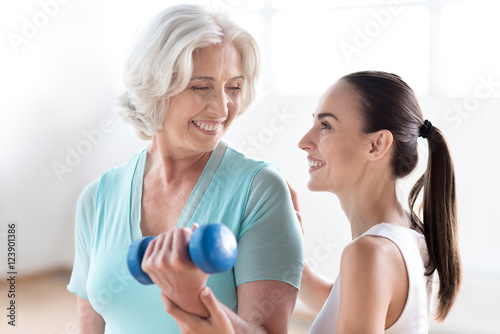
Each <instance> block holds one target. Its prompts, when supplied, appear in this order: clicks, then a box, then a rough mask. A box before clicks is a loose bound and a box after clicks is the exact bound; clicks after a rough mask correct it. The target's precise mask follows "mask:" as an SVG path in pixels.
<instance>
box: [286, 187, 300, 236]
mask: <svg viewBox="0 0 500 334" xmlns="http://www.w3.org/2000/svg"><path fill="white" fill-rule="evenodd" d="M285 181H286V184H287V185H288V190H290V196H291V197H292V203H293V208H294V209H295V213H296V214H297V219H298V220H299V223H300V229H301V230H302V234H304V226H302V215H301V214H300V206H299V196H298V195H297V192H296V191H295V189H294V188H293V187H292V185H291V184H290V182H288V180H287V179H285Z"/></svg>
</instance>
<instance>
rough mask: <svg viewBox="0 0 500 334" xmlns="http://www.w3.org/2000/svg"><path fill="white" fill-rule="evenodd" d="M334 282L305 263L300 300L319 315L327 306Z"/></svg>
mask: <svg viewBox="0 0 500 334" xmlns="http://www.w3.org/2000/svg"><path fill="white" fill-rule="evenodd" d="M332 287H333V282H331V281H330V280H328V279H327V278H325V277H323V276H322V275H320V274H319V273H317V272H315V271H314V270H313V269H312V268H311V267H309V265H308V264H307V263H304V271H303V272H302V281H301V284H300V292H299V298H300V300H301V301H302V302H303V303H304V304H305V305H306V306H307V307H309V308H310V309H311V310H312V311H314V312H316V313H319V311H321V308H322V307H323V305H324V304H325V302H326V300H327V299H328V296H329V295H330V291H331V290H332Z"/></svg>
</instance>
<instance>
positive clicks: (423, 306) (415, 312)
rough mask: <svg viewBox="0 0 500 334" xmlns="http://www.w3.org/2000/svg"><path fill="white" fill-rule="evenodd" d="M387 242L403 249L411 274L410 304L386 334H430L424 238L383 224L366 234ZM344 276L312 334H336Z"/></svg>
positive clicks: (401, 228)
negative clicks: (384, 239) (385, 239)
mask: <svg viewBox="0 0 500 334" xmlns="http://www.w3.org/2000/svg"><path fill="white" fill-rule="evenodd" d="M365 235H374V236H380V237H384V238H387V239H389V240H391V241H392V242H394V244H396V246H397V247H398V248H399V250H400V252H401V254H402V255H403V259H404V261H405V264H406V270H407V272H408V280H409V282H408V283H409V289H408V297H407V299H406V304H405V307H404V309H403V312H402V313H401V316H400V317H399V318H398V320H397V321H396V322H395V323H394V324H393V325H392V326H391V327H389V328H388V329H386V330H385V331H384V333H386V334H396V333H397V334H423V333H425V334H427V333H428V332H429V323H430V318H429V317H430V308H431V304H430V303H431V296H432V276H430V277H428V276H425V264H427V262H428V260H429V255H428V252H427V245H426V244H425V239H424V236H423V235H422V234H420V233H418V232H416V231H414V230H411V229H408V228H405V227H402V226H398V225H393V224H386V223H381V224H378V225H375V226H373V227H372V228H371V229H369V230H368V231H366V232H365V233H363V235H362V236H365ZM340 284H341V282H340V276H337V280H336V281H335V283H334V285H333V288H332V291H331V292H330V295H329V296H328V299H327V300H326V302H325V305H323V308H322V309H321V311H320V312H319V314H318V316H317V317H316V319H315V320H314V322H313V324H312V326H311V330H310V332H309V333H310V334H325V333H335V331H336V327H337V318H338V312H339V303H340Z"/></svg>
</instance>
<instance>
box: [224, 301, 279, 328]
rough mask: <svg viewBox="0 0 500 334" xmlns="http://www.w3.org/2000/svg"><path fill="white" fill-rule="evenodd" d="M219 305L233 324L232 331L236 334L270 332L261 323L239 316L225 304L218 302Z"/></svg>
mask: <svg viewBox="0 0 500 334" xmlns="http://www.w3.org/2000/svg"><path fill="white" fill-rule="evenodd" d="M219 305H220V307H221V308H222V309H223V310H224V312H225V313H226V315H227V316H228V318H229V320H230V321H231V324H232V325H233V329H234V332H235V333H236V334H247V333H252V334H254V333H255V334H268V333H270V332H269V331H268V330H267V329H266V328H265V327H264V326H263V325H262V324H257V323H252V322H249V321H247V320H245V319H243V318H241V317H240V316H239V315H238V314H236V313H234V312H233V310H231V309H230V308H229V307H227V306H226V305H224V304H222V303H221V302H219ZM257 319H258V315H256V320H257Z"/></svg>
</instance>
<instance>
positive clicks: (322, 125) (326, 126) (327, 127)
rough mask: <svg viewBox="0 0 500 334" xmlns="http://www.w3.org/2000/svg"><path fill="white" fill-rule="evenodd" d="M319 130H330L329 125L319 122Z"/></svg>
mask: <svg viewBox="0 0 500 334" xmlns="http://www.w3.org/2000/svg"><path fill="white" fill-rule="evenodd" d="M321 129H331V127H330V125H328V123H325V122H321Z"/></svg>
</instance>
